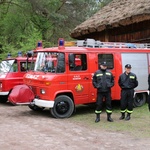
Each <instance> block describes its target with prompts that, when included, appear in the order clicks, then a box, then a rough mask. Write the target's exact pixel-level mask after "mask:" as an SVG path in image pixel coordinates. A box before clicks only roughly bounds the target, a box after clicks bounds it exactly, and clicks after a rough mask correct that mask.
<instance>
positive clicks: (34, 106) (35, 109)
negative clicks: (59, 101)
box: [28, 104, 44, 111]
mask: <svg viewBox="0 0 150 150" xmlns="http://www.w3.org/2000/svg"><path fill="white" fill-rule="evenodd" d="M28 107H29V108H30V109H32V110H34V111H42V110H43V109H44V107H38V106H36V105H34V104H29V105H28Z"/></svg>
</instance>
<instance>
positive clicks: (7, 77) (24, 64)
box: [0, 52, 32, 103]
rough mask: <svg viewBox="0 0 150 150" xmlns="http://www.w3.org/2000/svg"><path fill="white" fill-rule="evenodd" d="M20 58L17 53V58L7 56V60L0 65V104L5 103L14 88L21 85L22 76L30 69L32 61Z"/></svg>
mask: <svg viewBox="0 0 150 150" xmlns="http://www.w3.org/2000/svg"><path fill="white" fill-rule="evenodd" d="M27 59H28V58H27V57H26V56H22V53H21V52H18V57H16V58H12V57H11V55H10V54H8V58H7V59H5V60H2V61H1V63H0V102H1V103H5V102H7V100H8V96H9V94H10V92H11V90H12V89H13V87H14V86H16V85H20V84H23V75H24V74H25V73H26V72H27V70H29V68H30V67H31V64H32V63H31V62H32V59H31V58H29V59H28V60H27Z"/></svg>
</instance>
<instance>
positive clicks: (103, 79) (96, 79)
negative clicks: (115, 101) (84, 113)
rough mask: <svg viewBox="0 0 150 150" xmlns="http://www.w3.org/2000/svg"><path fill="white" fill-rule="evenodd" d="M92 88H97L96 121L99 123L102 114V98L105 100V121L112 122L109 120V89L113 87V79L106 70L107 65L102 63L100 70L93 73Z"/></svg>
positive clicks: (110, 111)
mask: <svg viewBox="0 0 150 150" xmlns="http://www.w3.org/2000/svg"><path fill="white" fill-rule="evenodd" d="M92 83H93V86H94V88H97V101H96V110H95V114H96V120H95V122H99V121H100V114H101V112H102V107H103V106H102V105H103V98H105V100H106V112H107V121H109V122H113V119H112V118H111V114H112V106H111V87H113V86H114V77H113V75H112V73H111V72H110V71H108V70H107V63H106V62H102V63H101V64H100V69H99V70H97V71H96V72H95V73H94V76H93V80H92Z"/></svg>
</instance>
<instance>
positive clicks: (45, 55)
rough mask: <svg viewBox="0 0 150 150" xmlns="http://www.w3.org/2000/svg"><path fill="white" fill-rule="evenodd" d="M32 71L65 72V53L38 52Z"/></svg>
mask: <svg viewBox="0 0 150 150" xmlns="http://www.w3.org/2000/svg"><path fill="white" fill-rule="evenodd" d="M34 71H42V72H51V73H63V72H65V54H64V53H58V52H39V53H38V55H37V59H36V63H35V67H34Z"/></svg>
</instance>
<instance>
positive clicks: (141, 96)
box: [133, 93, 146, 107]
mask: <svg viewBox="0 0 150 150" xmlns="http://www.w3.org/2000/svg"><path fill="white" fill-rule="evenodd" d="M145 103H146V94H145V93H136V94H135V97H134V100H133V106H134V107H140V106H143V105H144V104H145Z"/></svg>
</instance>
